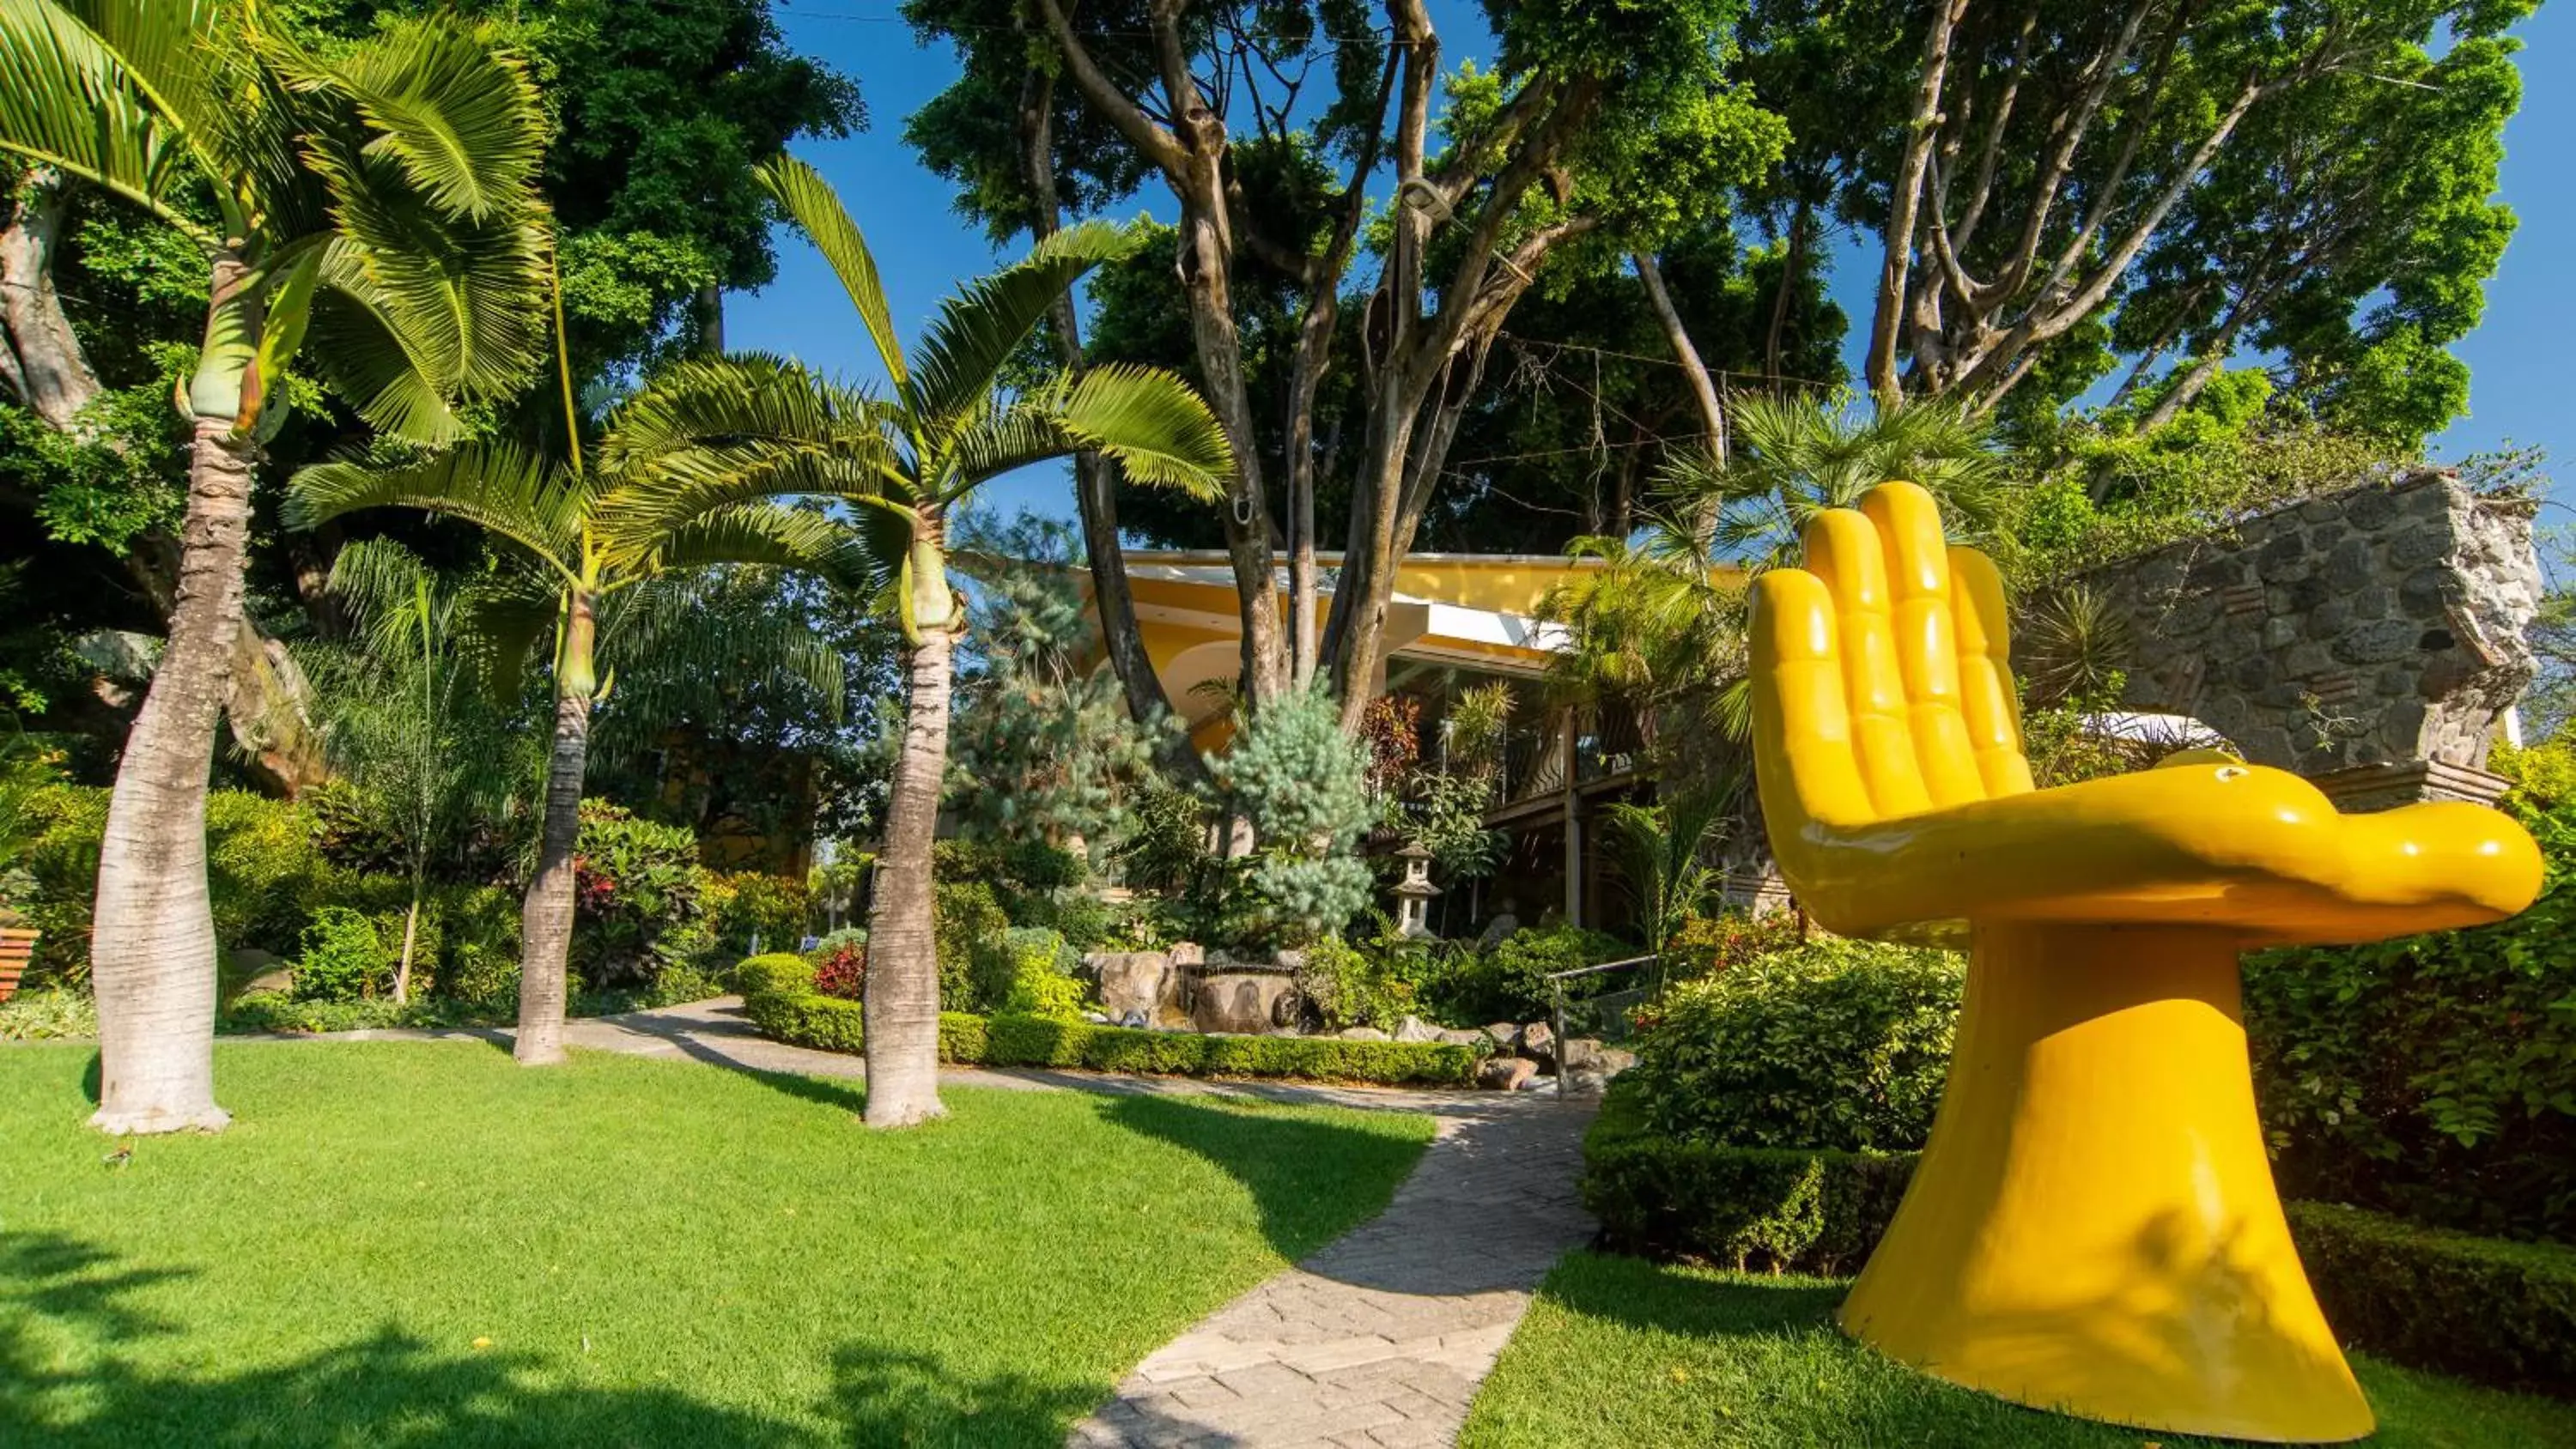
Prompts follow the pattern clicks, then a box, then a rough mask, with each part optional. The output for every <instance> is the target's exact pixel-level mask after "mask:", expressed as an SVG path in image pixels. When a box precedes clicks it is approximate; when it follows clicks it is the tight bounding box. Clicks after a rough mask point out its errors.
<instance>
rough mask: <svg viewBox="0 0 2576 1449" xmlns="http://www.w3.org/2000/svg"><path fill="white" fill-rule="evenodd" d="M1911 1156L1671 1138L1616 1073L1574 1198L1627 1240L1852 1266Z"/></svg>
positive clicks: (1829, 1269)
mask: <svg viewBox="0 0 2576 1449" xmlns="http://www.w3.org/2000/svg"><path fill="white" fill-rule="evenodd" d="M1916 1156H1917V1154H1915V1153H1911V1152H1898V1153H1882V1152H1827V1151H1814V1150H1808V1149H1803V1148H1795V1147H1720V1146H1717V1145H1714V1144H1712V1143H1707V1142H1696V1141H1690V1140H1686V1139H1676V1138H1673V1137H1669V1136H1666V1135H1664V1134H1662V1133H1660V1132H1656V1131H1654V1130H1653V1129H1652V1128H1650V1127H1648V1126H1647V1124H1646V1114H1645V1104H1644V1102H1643V1101H1642V1099H1641V1095H1640V1092H1639V1090H1638V1087H1637V1084H1636V1083H1634V1082H1633V1081H1628V1080H1622V1081H1619V1082H1617V1083H1614V1084H1613V1085H1612V1086H1611V1088H1610V1092H1609V1094H1608V1096H1607V1097H1606V1098H1605V1099H1604V1100H1603V1101H1602V1104H1601V1115H1600V1116H1599V1117H1598V1118H1597V1119H1595V1120H1594V1122H1593V1124H1592V1130H1591V1131H1590V1132H1589V1133H1587V1134H1586V1135H1585V1137H1584V1139H1583V1162H1584V1173H1583V1203H1584V1206H1586V1207H1588V1208H1590V1209H1591V1210H1592V1213H1593V1216H1595V1217H1597V1218H1599V1219H1600V1220H1601V1231H1602V1235H1603V1236H1604V1237H1605V1238H1607V1239H1608V1240H1609V1241H1610V1242H1612V1243H1613V1244H1616V1245H1617V1246H1620V1247H1622V1248H1627V1249H1630V1250H1632V1251H1640V1252H1648V1253H1675V1254H1681V1255H1683V1256H1687V1257H1694V1258H1706V1259H1709V1260H1711V1261H1714V1262H1719V1263H1724V1264H1727V1265H1729V1266H1731V1267H1734V1268H1736V1269H1738V1270H1739V1271H1740V1270H1743V1269H1746V1268H1753V1267H1762V1268H1769V1269H1771V1270H1772V1271H1774V1272H1791V1271H1796V1272H1807V1273H1853V1272H1858V1271H1859V1270H1860V1265H1861V1264H1862V1263H1863V1262H1865V1261H1867V1260H1868V1258H1869V1252H1870V1249H1872V1248H1874V1247H1876V1246H1877V1245H1878V1239H1879V1236H1880V1235H1881V1234H1882V1233H1884V1232H1886V1231H1887V1224H1888V1222H1889V1220H1890V1219H1892V1218H1894V1217H1895V1216H1896V1205H1897V1203H1898V1202H1899V1201H1901V1200H1902V1199H1903V1198H1904V1196H1905V1184H1906V1182H1907V1181H1908V1180H1909V1179H1910V1178H1912V1177H1913V1175H1914V1160H1915V1157H1916Z"/></svg>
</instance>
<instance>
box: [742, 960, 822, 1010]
mask: <svg viewBox="0 0 2576 1449" xmlns="http://www.w3.org/2000/svg"><path fill="white" fill-rule="evenodd" d="M733 984H734V989H735V990H737V991H739V992H741V993H742V995H743V1000H744V1001H745V1002H749V1001H751V1000H752V999H754V998H756V997H762V996H807V995H813V994H815V993H814V963H813V962H811V961H808V960H806V959H805V958H804V957H802V956H799V955H797V954H796V953H795V952H793V951H772V952H770V953H769V954H767V955H765V956H754V957H752V958H751V959H749V960H747V961H745V962H743V963H742V964H741V965H739V966H736V967H734V968H733Z"/></svg>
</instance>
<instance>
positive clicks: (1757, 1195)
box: [1583, 1081, 2576, 1397]
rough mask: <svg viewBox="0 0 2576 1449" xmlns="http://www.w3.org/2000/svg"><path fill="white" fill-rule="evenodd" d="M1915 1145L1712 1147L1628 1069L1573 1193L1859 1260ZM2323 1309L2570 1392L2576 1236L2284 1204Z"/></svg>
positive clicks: (1600, 1204)
mask: <svg viewBox="0 0 2576 1449" xmlns="http://www.w3.org/2000/svg"><path fill="white" fill-rule="evenodd" d="M1919 1158H1920V1154H1918V1153H1912V1152H1896V1153H1885V1154H1880V1153H1861V1152H1824V1151H1801V1150H1799V1149H1796V1148H1784V1147H1717V1146H1711V1145H1709V1144H1706V1143H1697V1142H1676V1141H1674V1140H1672V1139H1670V1138H1667V1137H1663V1136H1660V1135H1657V1134H1654V1133H1652V1132H1651V1131H1649V1130H1648V1129H1647V1128H1646V1126H1645V1122H1644V1114H1643V1112H1642V1111H1641V1110H1640V1107H1639V1104H1638V1103H1637V1101H1636V1093H1635V1091H1634V1089H1633V1086H1632V1084H1630V1083H1627V1082H1624V1081H1623V1082H1621V1083H1618V1084H1616V1085H1614V1086H1613V1087H1612V1088H1611V1091H1610V1094H1609V1097H1608V1099H1607V1100H1606V1101H1604V1102H1603V1104H1602V1108H1601V1115H1600V1117H1599V1119H1598V1120H1596V1121H1595V1122H1594V1123H1593V1126H1592V1130H1591V1132H1590V1133H1589V1134H1588V1135H1586V1137H1585V1138H1584V1142H1583V1159H1584V1174H1583V1201H1584V1205H1585V1206H1586V1207H1589V1208H1590V1209H1591V1210H1592V1212H1593V1214H1594V1215H1595V1216H1597V1217H1599V1218H1600V1220H1601V1228H1602V1233H1603V1236H1604V1237H1605V1238H1607V1239H1608V1240H1609V1241H1610V1242H1611V1243H1613V1244H1615V1245H1617V1246H1619V1247H1622V1248H1626V1249H1629V1250H1631V1251H1640V1252H1647V1253H1652V1254H1659V1255H1662V1254H1670V1255H1678V1256H1682V1257H1690V1258H1701V1259H1707V1260H1711V1261H1714V1262H1719V1263H1725V1264H1730V1265H1732V1266H1734V1267H1736V1268H1739V1269H1741V1268H1746V1267H1767V1268H1770V1269H1772V1270H1774V1271H1791V1270H1796V1271H1802V1272H1818V1273H1851V1272H1856V1271H1858V1269H1859V1268H1860V1266H1861V1264H1863V1263H1864V1262H1866V1261H1868V1259H1869V1254H1870V1252H1871V1250H1872V1249H1874V1248H1876V1247H1877V1246H1878V1240H1879V1238H1880V1237H1881V1236H1883V1235H1884V1234H1885V1233H1886V1231H1887V1225H1888V1223H1889V1222H1890V1221H1891V1220H1893V1219H1894V1218H1895V1216H1896V1206H1897V1204H1898V1203H1899V1202H1901V1201H1903V1199H1904V1196H1905V1185H1906V1183H1907V1182H1908V1181H1909V1180H1910V1179H1911V1178H1912V1177H1913V1175H1914V1164H1915V1163H1916V1161H1917V1160H1919ZM2286 1206H2287V1210H2288V1214H2289V1219H2290V1235H2291V1238H2292V1240H2293V1241H2294V1242H2296V1243H2297V1245H2298V1249H2299V1261H2300V1262H2301V1263H2302V1264H2304V1265H2305V1266H2306V1268H2307V1273H2308V1282H2309V1284H2310V1285H2311V1286H2313V1287H2314V1288H2315V1289H2316V1294H2317V1300H2318V1302H2319V1303H2320V1304H2322V1305H2323V1306H2324V1308H2325V1314H2326V1321H2327V1322H2328V1323H2330V1324H2332V1325H2333V1326H2334V1330H2335V1333H2336V1335H2337V1336H2338V1337H2340V1338H2341V1339H2342V1340H2343V1341H2344V1342H2345V1343H2347V1344H2350V1345H2353V1346H2354V1347H2357V1348H2361V1349H2365V1350H2367V1351H2369V1352H2371V1353H2374V1354H2377V1355H2379V1356H2380V1357H2382V1358H2386V1359H2390V1360H2392V1361H2394V1362H2397V1363H2402V1364H2410V1365H2413V1366H2415V1367H2417V1368H2427V1369H2435V1370H2439V1371H2441V1372H2444V1373H2450V1374H2456V1375H2458V1376H2459V1377H2461V1378H2465V1379H2475V1380H2477V1381H2479V1382H2481V1383H2490V1384H2495V1385H2498V1386H2501V1387H2504V1388H2513V1389H2524V1390H2532V1391H2537V1392H2541V1393H2550V1394H2556V1395H2559V1396H2561V1397H2576V1249H2568V1248H2563V1247H2559V1246H2557V1245H2555V1244H2546V1243H2514V1242H2505V1241H2502V1240H2500V1239H2494V1238H2478V1237H2471V1236H2469V1235H2468V1234H2465V1233H2454V1232H2446V1231H2443V1230H2440V1229H2436V1228H2425V1227H2418V1226H2416V1225H2414V1224H2412V1223H2408V1222H2404V1221H2401V1220H2399V1219H2396V1218H2392V1217H2388V1216H2385V1215H2384V1214H2380V1213H2374V1212H2368V1211H2365V1210H2363V1209H2360V1208H2352V1207H2341V1206H2336V1205H2333V1204H2327V1203H2312V1202H2294V1203H2289V1204H2287V1205H2286Z"/></svg>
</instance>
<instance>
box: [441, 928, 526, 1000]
mask: <svg viewBox="0 0 2576 1449" xmlns="http://www.w3.org/2000/svg"><path fill="white" fill-rule="evenodd" d="M438 991H439V994H440V995H441V996H444V997H446V998H447V999H448V1000H450V1001H453V1002H455V1003H456V1004H457V1005H458V1006H460V1007H463V1008H465V1009H466V1010H467V1011H469V1012H471V1013H474V1014H477V1015H485V1014H489V1015H496V1016H508V1015H511V1014H514V1013H515V1012H516V1011H517V1010H518V1005H519V957H518V952H517V951H516V950H511V951H506V952H505V951H495V950H493V949H491V948H490V947H488V946H484V945H482V944H480V943H479V942H473V941H468V942H465V943H463V944H460V945H458V946H455V947H453V948H451V949H450V950H449V952H448V955H447V964H446V965H445V966H443V967H441V968H440V975H439V978H438Z"/></svg>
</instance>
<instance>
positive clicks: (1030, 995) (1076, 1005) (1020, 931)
mask: <svg viewBox="0 0 2576 1449" xmlns="http://www.w3.org/2000/svg"><path fill="white" fill-rule="evenodd" d="M1006 949H1007V951H1008V953H1009V960H1010V963H1011V978H1010V981H1009V984H1008V985H1007V987H1006V988H1005V989H1004V990H1003V992H1002V993H1001V1010H1002V1011H1004V1012H1007V1013H1010V1014H1013V1015H1018V1016H1037V1017H1045V1018H1047V1019H1049V1020H1053V1021H1080V1020H1081V1019H1082V999H1083V991H1082V983H1081V982H1080V981H1077V980H1075V979H1074V975H1073V968H1074V966H1075V965H1077V964H1079V958H1078V957H1077V956H1076V955H1075V954H1074V951H1073V948H1072V947H1070V946H1068V945H1066V944H1065V939H1064V937H1062V936H1060V935H1058V934H1056V933H1055V932H1053V931H1048V930H1039V929H1031V928H1018V927H1014V928H1013V929H1012V930H1011V931H1010V933H1009V935H1008V937H1007V938H1006Z"/></svg>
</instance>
